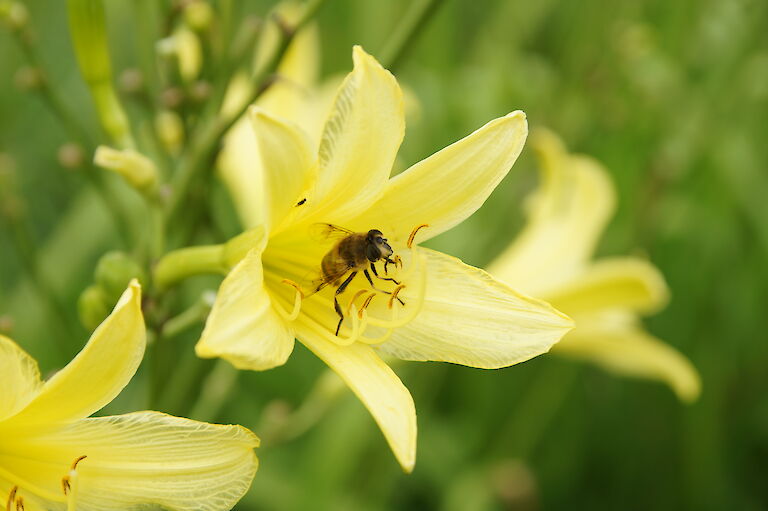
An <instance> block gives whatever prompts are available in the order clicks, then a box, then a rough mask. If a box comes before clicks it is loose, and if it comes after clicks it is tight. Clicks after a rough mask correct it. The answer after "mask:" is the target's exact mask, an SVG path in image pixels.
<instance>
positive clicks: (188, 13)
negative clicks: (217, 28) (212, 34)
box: [184, 1, 213, 32]
mask: <svg viewBox="0 0 768 511" xmlns="http://www.w3.org/2000/svg"><path fill="white" fill-rule="evenodd" d="M212 20H213V8H212V7H211V4H209V3H208V2H204V1H194V2H190V3H188V4H187V5H186V7H184V21H185V22H186V24H187V25H189V27H190V28H192V29H193V30H197V31H198V32H199V31H202V30H205V29H206V28H208V27H209V26H210V25H211V21H212Z"/></svg>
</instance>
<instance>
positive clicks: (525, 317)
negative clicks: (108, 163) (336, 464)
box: [168, 47, 571, 471]
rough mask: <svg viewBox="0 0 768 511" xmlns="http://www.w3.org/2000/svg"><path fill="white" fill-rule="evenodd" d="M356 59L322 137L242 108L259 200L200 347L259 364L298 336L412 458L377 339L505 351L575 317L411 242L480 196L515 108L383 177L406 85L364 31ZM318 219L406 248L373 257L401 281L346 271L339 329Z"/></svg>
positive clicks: (494, 354) (404, 396)
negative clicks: (249, 128) (368, 48)
mask: <svg viewBox="0 0 768 511" xmlns="http://www.w3.org/2000/svg"><path fill="white" fill-rule="evenodd" d="M353 60H354V69H353V71H352V72H351V73H350V74H349V75H348V76H347V77H346V79H345V80H344V81H343V83H342V84H341V86H340V88H339V90H338V93H337V96H336V98H335V102H334V105H333V107H332V109H331V113H330V115H329V117H328V119H327V121H326V123H325V126H324V129H323V131H322V135H321V137H319V142H318V143H315V142H313V140H312V137H311V136H310V135H308V134H307V133H306V132H304V131H303V130H302V129H300V128H299V127H297V126H296V125H295V124H294V123H292V122H291V121H289V120H286V119H281V118H278V117H276V116H274V115H272V114H271V113H268V112H266V111H265V110H263V109H261V108H253V109H252V110H251V111H250V118H251V122H252V125H253V129H254V131H255V141H256V145H257V147H258V153H257V154H258V158H259V161H254V162H250V163H251V164H252V172H253V176H252V179H253V180H254V181H255V182H257V183H258V186H257V187H255V188H254V190H257V191H258V195H252V196H251V197H250V201H251V202H252V203H253V204H254V205H256V206H258V208H259V209H258V210H257V211H256V213H255V215H254V218H258V219H259V223H258V225H257V226H256V227H255V228H254V229H252V230H250V231H247V232H246V233H245V234H243V235H242V236H240V237H238V238H235V239H234V240H232V241H230V242H229V243H228V244H227V245H226V247H224V249H223V251H222V252H223V258H224V263H225V264H226V265H227V266H228V267H230V268H231V270H230V271H229V272H228V274H227V276H226V278H225V279H224V282H223V283H222V285H221V288H220V290H219V293H218V296H217V299H216V302H215V304H214V306H213V310H212V311H211V314H210V316H209V317H208V320H207V323H206V326H205V329H204V331H203V334H202V337H201V339H200V341H199V343H198V344H197V348H196V349H197V353H198V355H199V356H202V357H222V358H224V359H226V360H228V361H230V362H231V363H232V364H233V365H235V366H236V367H238V368H241V369H253V370H265V369H270V368H273V367H276V366H279V365H282V364H283V363H285V362H286V360H287V359H288V357H289V355H290V354H291V351H292V350H293V344H294V338H297V339H298V340H299V341H301V342H302V343H303V344H304V345H305V346H307V347H308V348H309V349H310V350H311V351H313V352H314V353H315V354H316V355H317V356H318V357H320V358H321V359H322V360H323V361H324V362H325V363H326V364H328V365H329V366H330V367H331V368H332V369H333V370H334V371H336V372H337V373H338V374H339V375H340V376H341V378H342V379H343V380H344V381H345V382H346V383H347V385H349V386H350V387H351V389H352V390H353V391H354V392H355V393H356V394H357V396H358V397H359V398H360V399H361V400H362V401H363V403H364V404H365V406H367V407H368V409H369V411H370V412H371V414H372V415H373V417H374V418H375V420H376V421H377V422H378V424H379V426H380V427H381V429H382V431H383V433H384V436H385V437H386V439H387V441H388V442H389V444H390V446H391V448H392V450H393V451H394V453H395V456H396V457H397V459H398V461H399V462H400V463H401V465H402V466H403V468H404V469H405V470H406V471H410V470H411V469H412V468H413V465H414V462H415V453H416V413H415V409H414V404H413V400H412V398H411V396H410V394H409V392H408V390H407V389H406V388H405V387H404V386H403V384H402V383H401V381H400V380H399V378H398V377H397V375H395V373H394V372H393V371H392V370H391V369H390V367H389V366H388V365H387V364H386V363H385V362H384V361H383V360H382V358H381V356H380V355H382V354H383V355H390V356H394V357H397V358H400V359H404V360H418V361H426V360H434V361H445V362H453V363H457V364H462V365H468V366H473V367H479V368H500V367H506V366H510V365H513V364H516V363H518V362H522V361H524V360H528V359H530V358H532V357H534V356H536V355H539V354H541V353H544V352H546V351H547V350H549V348H550V347H551V346H552V345H553V344H554V343H555V342H557V341H558V340H559V339H560V338H561V337H562V336H563V335H564V334H565V333H566V332H567V331H568V330H570V328H571V321H570V319H569V318H567V317H566V316H564V315H562V314H561V313H559V312H558V311H556V310H555V309H553V308H552V307H551V306H549V305H548V304H546V303H544V302H542V301H539V300H536V299H533V298H529V297H527V296H524V295H521V294H519V293H517V292H516V291H514V290H512V289H511V288H509V287H508V286H506V285H504V284H502V283H500V282H498V281H496V280H494V279H493V278H492V277H490V276H489V275H488V274H487V273H486V272H484V271H483V270H480V269H477V268H473V267H471V266H467V265H465V264H464V263H462V262H461V261H459V260H458V259H455V258H452V257H449V256H447V255H444V254H441V253H439V252H435V251H433V250H429V249H426V248H423V247H420V246H418V243H417V242H423V241H425V240H427V239H429V238H432V237H434V236H436V235H438V234H440V233H442V232H444V231H446V230H448V229H450V228H451V227H453V226H455V225H456V224H458V223H460V222H461V221H462V220H464V219H465V218H466V217H468V216H469V215H471V214H472V213H473V212H474V211H475V210H477V209H478V208H479V207H480V206H481V205H482V204H483V202H484V201H485V200H486V198H487V197H488V195H489V194H490V193H491V192H492V191H493V189H494V188H495V187H496V185H497V184H498V183H499V181H500V180H501V179H502V178H503V177H504V176H505V175H506V174H507V172H508V171H509V169H510V167H511V166H512V164H513V163H514V162H515V160H516V159H517V156H518V155H519V153H520V151H521V149H522V147H523V144H524V142H525V138H526V135H527V123H526V118H525V115H524V114H523V113H522V112H520V111H516V112H512V113H510V114H508V115H506V116H504V117H501V118H499V119H495V120H493V121H491V122H489V123H487V124H486V125H485V126H483V127H481V128H479V129H478V130H477V131H475V132H474V133H472V134H470V135H468V136H467V137H465V138H463V139H461V140H459V141H458V142H456V143H454V144H452V145H450V146H448V147H447V148H445V149H443V150H441V151H439V152H437V153H436V154H434V155H432V156H430V157H429V158H427V159H425V160H423V161H421V162H419V163H417V164H415V165H413V166H412V167H411V168H409V169H407V170H406V171H405V172H403V173H402V174H399V175H397V176H396V177H394V178H391V179H390V177H389V176H390V171H391V169H392V164H393V162H394V159H395V155H396V153H397V150H398V147H399V145H400V142H401V141H402V138H403V134H404V130H405V121H404V113H403V99H402V93H401V91H400V88H399V86H398V84H397V82H396V81H395V78H394V77H393V76H392V75H391V74H390V73H389V72H388V71H386V70H385V69H384V68H382V67H381V65H380V64H379V63H378V62H377V61H376V60H375V59H374V58H373V57H371V56H370V55H368V54H367V53H365V52H364V51H363V50H362V49H361V48H360V47H355V48H354V51H353ZM251 143H253V142H251ZM319 224H336V225H339V226H342V227H344V228H346V229H350V230H352V231H354V232H362V233H367V232H369V231H370V230H372V229H378V230H380V231H381V233H383V235H382V236H384V237H386V238H387V239H388V240H389V244H390V245H391V248H392V249H393V250H394V254H392V257H395V256H397V258H396V259H392V260H393V261H398V262H399V263H400V264H397V265H393V264H389V268H388V269H387V274H386V275H384V274H383V273H382V270H384V268H383V265H382V264H381V262H383V261H379V264H378V271H379V275H380V276H382V277H384V276H385V277H386V278H390V279H394V280H395V281H396V283H395V282H392V281H386V280H381V279H377V278H376V277H375V276H373V277H371V279H372V283H369V282H368V281H367V279H366V278H363V275H358V276H357V278H356V279H353V280H352V281H351V282H350V283H349V286H348V287H347V288H346V291H345V292H344V294H342V295H340V298H341V300H340V305H339V311H340V312H341V313H342V314H343V316H344V320H343V322H342V323H341V326H340V328H341V329H340V330H339V331H338V335H336V331H337V328H339V316H338V315H337V312H335V310H334V290H335V289H336V287H337V286H338V283H334V284H333V285H328V286H325V287H324V288H323V289H322V290H320V291H319V292H315V290H316V288H315V287H312V285H311V284H310V286H308V285H307V282H310V281H311V280H312V279H313V278H316V277H320V276H321V261H322V260H323V258H324V256H325V255H326V254H327V253H328V252H329V251H330V250H331V248H332V246H333V243H332V242H331V243H327V242H323V241H322V240H318V239H317V238H316V237H314V235H313V229H314V228H316V227H317V225H319ZM168 266H170V264H169V265H168ZM363 269H365V270H368V269H369V268H368V267H365V268H363V267H362V266H361V267H360V268H359V270H360V273H363ZM371 271H373V270H372V269H371ZM345 276H346V275H345ZM374 279H375V281H374ZM373 286H375V288H377V289H379V290H381V291H376V290H375V289H374V287H373ZM395 298H397V299H399V300H401V301H402V305H401V303H400V302H399V301H398V300H396V299H395Z"/></svg>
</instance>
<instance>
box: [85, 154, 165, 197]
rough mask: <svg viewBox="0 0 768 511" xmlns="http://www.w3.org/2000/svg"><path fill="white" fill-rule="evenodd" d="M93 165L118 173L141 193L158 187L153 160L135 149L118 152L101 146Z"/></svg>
mask: <svg viewBox="0 0 768 511" xmlns="http://www.w3.org/2000/svg"><path fill="white" fill-rule="evenodd" d="M93 163H95V164H96V165H97V166H99V167H101V168H103V169H106V170H111V171H112V172H117V173H118V174H120V175H121V176H122V177H123V178H124V179H125V180H126V181H128V183H129V184H130V185H131V186H133V187H134V188H136V189H137V190H139V191H140V192H148V191H150V190H152V189H154V187H155V185H157V180H158V173H157V167H155V164H154V163H153V162H152V160H150V159H149V158H147V157H146V156H144V155H143V154H141V153H139V152H137V151H134V150H133V149H124V150H122V151H118V150H117V149H112V148H111V147H107V146H99V147H97V148H96V154H95V155H94V157H93Z"/></svg>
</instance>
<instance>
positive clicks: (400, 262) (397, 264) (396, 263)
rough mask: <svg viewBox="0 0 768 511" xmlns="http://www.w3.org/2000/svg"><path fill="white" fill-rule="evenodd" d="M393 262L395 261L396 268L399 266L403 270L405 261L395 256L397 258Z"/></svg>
mask: <svg viewBox="0 0 768 511" xmlns="http://www.w3.org/2000/svg"><path fill="white" fill-rule="evenodd" d="M393 261H395V266H396V267H397V266H399V267H400V269H401V270H402V269H403V260H402V259H401V258H400V256H399V255H397V254H395V257H394V258H393Z"/></svg>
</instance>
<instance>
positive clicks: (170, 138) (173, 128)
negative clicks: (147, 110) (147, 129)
mask: <svg viewBox="0 0 768 511" xmlns="http://www.w3.org/2000/svg"><path fill="white" fill-rule="evenodd" d="M155 129H156V130H157V135H158V137H160V142H162V144H163V147H165V148H166V149H167V150H168V152H170V153H171V154H177V153H178V152H179V151H180V150H181V145H182V144H183V143H184V121H182V120H181V117H180V116H179V114H177V113H176V112H173V111H171V110H163V111H162V112H160V113H158V114H157V117H155Z"/></svg>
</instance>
